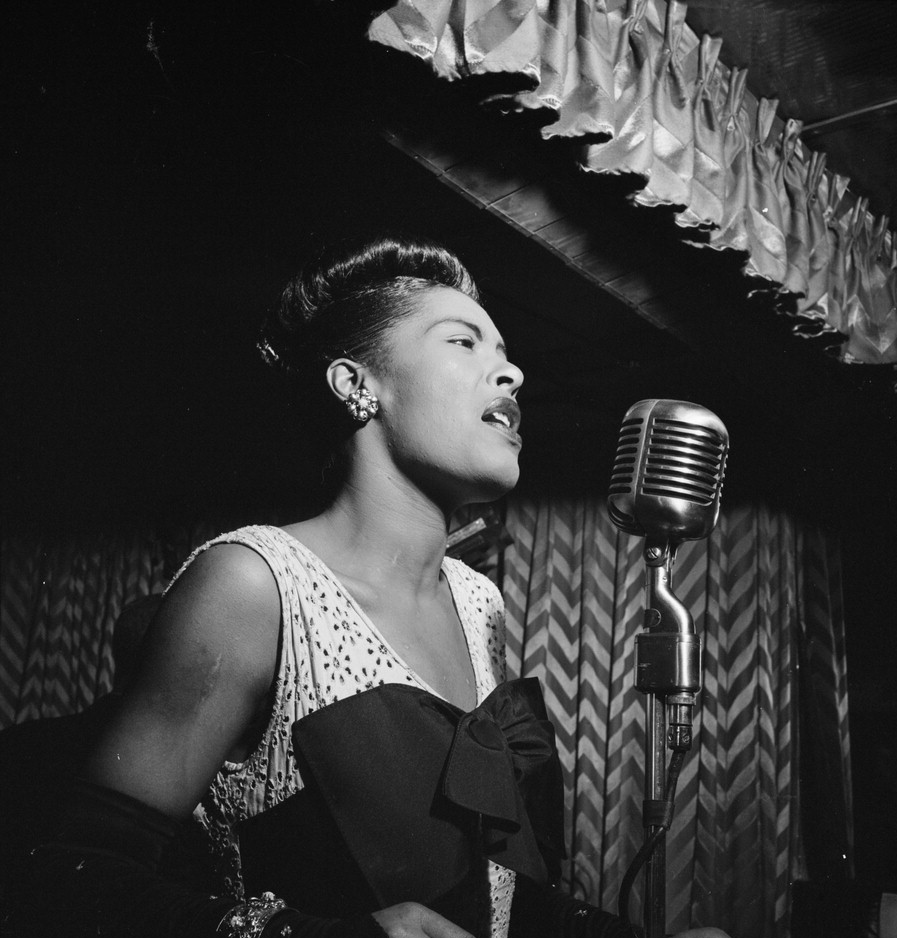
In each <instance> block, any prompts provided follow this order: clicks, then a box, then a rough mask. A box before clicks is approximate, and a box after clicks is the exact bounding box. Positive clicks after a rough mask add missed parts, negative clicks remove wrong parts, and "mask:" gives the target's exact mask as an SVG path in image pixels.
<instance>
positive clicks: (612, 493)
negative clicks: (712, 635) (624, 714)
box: [607, 400, 729, 742]
mask: <svg viewBox="0 0 897 938" xmlns="http://www.w3.org/2000/svg"><path fill="white" fill-rule="evenodd" d="M728 448H729V437H728V433H727V432H726V428H725V426H724V425H723V423H722V421H721V420H720V419H719V417H717V416H716V414H714V413H712V412H711V411H709V410H707V409H706V408H705V407H701V406H700V405H698V404H692V403H689V402H688V401H673V400H644V401H639V402H638V403H637V404H634V405H633V406H632V407H630V408H629V410H628V411H627V412H626V415H625V417H624V418H623V423H622V426H621V429H620V437H619V443H618V446H617V454H616V458H615V460H614V468H613V472H612V475H611V484H610V490H609V495H608V499H607V502H608V511H609V513H610V517H611V520H612V521H613V522H614V524H615V525H616V526H617V527H618V528H620V529H622V530H623V531H626V532H628V533H630V534H637V535H639V536H641V537H644V538H645V549H644V557H645V563H646V565H647V577H646V604H645V605H646V608H645V623H644V624H645V631H644V632H642V633H641V634H640V635H639V636H638V638H637V660H636V687H637V688H638V689H639V690H641V691H644V692H650V693H656V694H664V695H673V699H672V700H671V701H670V703H671V707H672V705H673V704H674V703H675V698H676V697H680V698H685V697H689V696H690V697H691V702H692V703H693V701H694V694H695V693H696V692H697V691H699V690H700V688H701V640H700V638H699V637H698V635H697V634H696V633H695V628H694V623H693V620H692V617H691V615H690V614H689V612H688V610H687V609H686V608H685V607H684V606H683V604H682V603H681V602H679V600H678V599H677V598H676V597H675V595H673V591H672V569H673V564H674V562H675V558H676V551H677V550H678V548H679V545H680V544H681V543H682V542H683V541H687V540H698V539H700V538H704V537H707V536H708V535H709V534H710V532H711V531H712V530H713V528H714V526H715V524H716V522H717V520H718V518H719V504H720V492H721V490H722V483H723V476H724V474H725V466H726V458H727V455H728ZM684 705H685V702H683V706H684ZM672 709H677V713H676V714H675V715H674V714H673V712H672V710H671V728H672V727H673V726H675V725H680V724H681V725H683V726H684V725H685V724H686V723H688V722H690V720H686V719H684V718H683V719H682V720H680V719H678V718H675V717H678V715H679V713H681V710H678V708H675V707H672ZM684 734H685V731H684V730H683V731H682V734H681V735H682V736H683V737H684ZM681 741H682V742H684V738H682V739H681Z"/></svg>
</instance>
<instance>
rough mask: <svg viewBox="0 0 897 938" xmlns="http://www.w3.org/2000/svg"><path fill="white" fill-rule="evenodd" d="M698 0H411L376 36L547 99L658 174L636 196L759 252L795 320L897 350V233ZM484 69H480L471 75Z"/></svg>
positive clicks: (583, 132)
mask: <svg viewBox="0 0 897 938" xmlns="http://www.w3.org/2000/svg"><path fill="white" fill-rule="evenodd" d="M686 9H687V4H686V3H685V2H683V0H669V2H665V0H413V2H411V0H400V2H399V3H397V4H395V6H393V7H392V8H391V9H389V10H387V11H386V12H384V13H381V14H380V15H379V16H377V17H376V18H375V19H374V20H373V22H372V24H371V26H370V29H369V38H370V39H371V40H373V41H375V42H378V43H380V44H383V45H386V46H389V47H392V48H395V49H399V50H402V51H404V52H408V53H411V54H412V55H415V56H417V57H418V58H420V59H423V60H424V61H426V62H428V63H429V64H430V65H431V67H432V68H433V70H434V71H435V72H436V74H437V75H439V76H441V77H443V78H445V79H448V80H470V79H475V78H488V77H492V78H501V79H502V80H501V81H481V82H479V84H480V85H481V86H482V89H483V91H482V95H481V98H482V101H483V103H484V104H486V105H489V106H492V107H496V108H499V109H501V110H503V111H505V112H524V111H527V112H540V113H538V114H537V116H538V117H539V118H540V122H541V123H542V125H543V126H542V135H543V136H544V137H545V138H550V137H558V136H560V137H566V138H573V139H575V140H576V141H577V142H578V147H577V159H578V161H579V164H580V165H581V167H582V168H583V169H584V170H586V171H589V172H594V173H612V174H620V173H629V174H634V175H635V176H637V177H640V178H641V180H642V181H643V186H642V188H641V189H639V190H638V191H636V192H635V193H634V194H633V195H632V196H631V199H632V200H633V201H634V202H635V203H636V204H638V205H643V206H660V205H665V206H673V207H674V208H675V210H676V214H675V218H676V223H677V224H678V225H679V226H681V228H682V231H683V236H684V237H685V238H686V239H687V240H689V241H690V242H691V243H693V244H695V245H696V246H698V247H703V248H705V249H706V248H710V249H714V250H734V251H741V252H745V253H746V255H747V259H746V262H745V267H744V272H745V274H746V275H747V276H749V277H751V278H752V280H753V281H755V284H756V289H758V290H767V291H772V292H775V293H777V294H780V295H781V297H782V299H783V300H789V298H790V301H789V302H783V303H782V304H781V306H782V308H783V309H788V310H789V311H791V312H793V313H794V315H795V316H796V324H795V327H794V328H795V331H796V332H797V333H798V334H799V335H804V336H812V335H819V334H821V333H832V334H833V335H835V334H839V335H841V336H843V337H844V340H843V342H842V343H841V345H840V357H841V359H842V360H843V361H845V362H852V363H868V364H889V363H890V364H893V363H897V235H895V232H894V231H892V230H890V229H889V219H888V218H887V217H880V218H876V217H874V216H873V215H872V214H871V213H870V212H869V210H868V202H867V200H865V199H863V198H857V197H856V196H855V195H854V194H853V193H851V192H850V190H849V187H848V186H849V180H848V179H847V178H845V177H843V176H840V175H838V174H837V173H832V172H829V171H828V170H827V169H826V167H825V155H824V154H822V153H819V152H811V151H809V150H808V149H807V148H805V147H804V145H803V143H802V142H801V139H800V134H801V130H802V124H801V122H800V121H799V120H793V119H790V120H787V121H784V122H783V121H781V120H780V119H779V118H777V117H776V110H777V104H778V102H777V101H776V100H775V99H760V100H757V99H755V98H754V97H753V96H752V95H751V94H750V93H749V92H748V91H747V88H746V78H747V73H746V71H745V70H744V69H738V68H728V67H726V66H725V65H723V64H722V63H721V62H719V61H718V56H719V52H720V47H721V44H722V41H721V40H720V39H718V38H711V37H709V36H703V37H701V38H700V39H699V38H698V37H697V36H696V35H695V34H694V33H693V32H692V31H691V29H689V27H688V26H687V25H686V23H685V13H686ZM473 84H474V83H473V82H471V85H473Z"/></svg>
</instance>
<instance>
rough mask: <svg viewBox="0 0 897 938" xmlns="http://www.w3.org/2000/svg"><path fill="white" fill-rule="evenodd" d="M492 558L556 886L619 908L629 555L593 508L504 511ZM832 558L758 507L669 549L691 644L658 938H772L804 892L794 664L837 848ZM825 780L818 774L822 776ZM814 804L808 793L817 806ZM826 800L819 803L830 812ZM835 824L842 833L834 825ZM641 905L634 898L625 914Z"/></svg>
mask: <svg viewBox="0 0 897 938" xmlns="http://www.w3.org/2000/svg"><path fill="white" fill-rule="evenodd" d="M506 526H507V529H508V533H509V534H510V536H511V537H512V538H513V544H512V545H511V546H510V547H508V548H507V550H506V552H505V558H504V574H503V588H504V593H505V597H506V601H507V606H508V631H509V634H508V653H509V670H510V671H511V673H512V674H514V675H515V676H516V675H526V676H536V677H538V678H540V679H541V681H542V683H543V686H544V688H545V692H546V700H547V703H548V707H549V709H550V711H551V713H552V717H553V719H554V720H555V723H556V726H557V730H558V743H559V747H560V752H561V760H562V763H563V766H564V772H565V776H566V790H567V825H568V828H567V834H568V841H567V842H568V846H569V849H570V854H571V857H570V860H569V861H568V866H567V870H566V876H567V884H568V886H569V887H570V888H572V890H573V891H574V892H575V893H576V894H577V895H579V896H580V897H581V898H584V899H588V900H589V901H591V902H594V903H596V904H599V905H601V906H602V907H604V908H608V909H611V910H615V909H616V905H617V897H618V894H619V889H620V884H621V881H622V878H623V876H624V874H625V871H626V869H627V867H628V866H629V863H630V862H631V860H632V858H633V856H634V855H635V853H636V851H637V849H638V847H639V846H640V845H641V843H642V839H643V834H642V827H641V802H642V798H643V796H644V743H643V738H644V723H645V719H644V698H643V696H642V695H641V694H639V693H638V692H637V691H636V690H635V688H634V640H635V635H636V633H637V632H638V631H640V630H641V627H642V626H641V620H642V611H643V609H644V588H643V584H644V575H645V573H644V562H643V560H642V545H643V541H642V540H641V539H640V538H636V537H632V536H630V535H626V534H622V533H621V532H619V531H618V530H617V529H616V528H615V527H614V526H613V525H612V523H611V522H610V520H609V519H608V517H607V515H606V512H605V510H604V506H603V503H601V502H599V501H598V500H597V499H553V500H547V501H527V500H515V501H512V502H511V503H510V504H509V506H508V513H507V521H506ZM839 590H840V580H839V579H838V576H837V552H836V551H835V550H834V549H833V548H832V546H831V545H830V544H828V543H827V542H826V540H825V538H824V536H823V535H822V534H821V533H820V532H818V531H815V530H805V529H803V528H801V527H800V526H799V525H798V524H796V523H795V522H794V521H792V520H790V519H789V518H787V517H785V516H783V515H781V514H776V513H773V512H770V511H768V510H766V509H762V508H753V507H745V508H735V509H730V510H728V511H725V512H724V513H723V516H722V518H721V520H720V523H719V525H718V526H717V528H716V529H715V530H714V532H713V534H712V535H711V537H710V538H709V539H708V540H706V541H699V542H692V543H689V544H686V545H684V546H683V547H682V549H681V550H680V552H679V558H678V560H677V564H676V569H675V575H674V591H675V593H676V595H677V596H678V598H679V599H680V600H681V601H682V602H684V603H685V605H686V606H687V607H688V608H689V609H690V610H691V612H692V615H693V616H694V619H695V624H696V627H697V629H698V632H699V634H701V635H702V638H703V642H704V675H703V685H704V687H703V691H702V693H701V694H700V696H699V706H698V707H697V714H696V724H695V740H696V744H695V747H694V748H693V750H692V752H691V753H689V755H688V757H687V759H686V763H685V767H684V769H683V772H682V775H681V777H680V783H679V791H678V795H677V802H676V818H675V821H674V824H673V827H672V830H671V831H670V834H669V836H668V839H667V874H668V885H667V908H668V911H667V925H668V930H669V931H671V932H675V931H679V930H681V929H684V928H686V927H688V926H689V925H694V926H697V925H700V924H705V925H707V924H712V925H716V926H718V927H720V928H723V929H725V930H726V931H727V932H729V934H731V935H732V936H733V938H758V936H786V935H787V934H788V932H789V915H790V892H789V889H790V887H789V884H790V882H791V881H792V880H793V879H796V878H805V877H806V875H807V874H806V868H805V862H804V858H803V839H802V836H801V831H802V827H801V811H800V795H801V790H800V785H799V773H798V753H799V747H798V712H799V707H798V704H799V700H798V684H797V676H798V655H799V654H800V652H799V649H801V648H809V647H812V648H813V654H815V655H816V660H815V662H813V663H812V664H810V662H809V657H810V656H809V655H808V654H802V658H803V663H804V665H805V666H810V667H812V668H813V669H814V674H813V675H812V677H811V683H812V686H813V694H814V700H813V702H812V704H811V708H812V709H811V710H810V711H809V712H810V713H811V714H812V720H813V723H814V734H816V735H817V736H819V737H820V740H819V742H820V745H821V746H822V747H823V749H824V751H825V756H824V759H825V764H826V765H827V766H828V768H829V773H830V774H831V776H832V777H831V778H830V780H829V781H827V782H826V784H827V785H828V786H829V787H828V790H827V791H826V793H825V796H826V797H827V798H831V797H839V798H840V799H841V802H840V804H841V807H842V810H841V811H840V813H839V812H836V813H838V821H837V822H834V826H835V827H837V828H838V829H837V831H835V843H836V844H837V845H838V849H842V845H843V850H844V852H845V854H849V851H850V830H849V820H848V819H849V817H850V804H849V798H850V789H849V750H848V740H847V715H846V686H845V674H844V667H845V665H844V658H843V622H842V620H841V617H840V606H839V599H838V593H839ZM827 778H828V776H827ZM814 797H815V796H814ZM829 803H831V802H829ZM838 825H840V826H838ZM640 900H641V896H640V893H638V891H637V890H634V895H633V908H632V912H631V914H632V915H633V916H636V914H637V909H638V908H640Z"/></svg>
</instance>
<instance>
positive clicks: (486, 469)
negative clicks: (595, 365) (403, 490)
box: [369, 287, 523, 505]
mask: <svg viewBox="0 0 897 938" xmlns="http://www.w3.org/2000/svg"><path fill="white" fill-rule="evenodd" d="M522 383H523V373H522V372H521V371H520V369H519V368H518V367H517V366H516V365H512V364H511V363H510V362H509V361H508V359H507V355H506V352H505V346H504V342H503V340H502V337H501V335H500V334H499V333H498V330H497V329H496V328H495V324H494V323H493V322H492V320H491V319H490V318H489V316H488V314H487V313H486V311H485V310H484V309H483V308H482V307H481V306H480V305H479V304H478V303H476V302H475V301H474V300H472V299H470V297H468V296H465V295H464V294H463V293H459V292H458V291H456V290H452V289H449V288H448V287H434V288H433V289H432V290H428V291H427V292H426V293H423V294H421V296H420V298H419V300H418V310H417V311H416V312H414V313H411V314H409V315H408V316H405V317H403V318H401V319H399V320H398V321H397V322H396V323H395V324H394V325H393V326H392V327H391V328H390V331H389V334H388V353H387V356H386V363H385V364H384V366H383V368H382V370H381V371H379V372H378V373H376V374H375V375H372V376H371V380H370V382H369V386H370V387H371V388H372V390H375V393H376V395H377V397H378V398H379V399H380V413H379V415H378V417H377V423H378V424H379V425H380V428H381V430H382V432H383V433H384V437H385V440H386V444H387V446H388V448H389V453H390V456H391V458H392V461H393V462H394V464H395V465H396V466H397V467H398V468H399V469H400V470H401V471H402V472H403V473H404V474H405V475H406V476H408V477H409V478H410V479H412V480H413V481H414V482H415V483H416V484H417V485H419V486H420V487H421V488H422V489H423V490H424V491H428V492H429V494H430V495H431V496H432V497H434V498H436V499H438V500H446V499H447V500H449V501H454V502H456V503H457V505H460V504H465V503H471V502H477V501H489V500H492V499H495V498H498V497H500V496H501V495H503V494H504V493H505V492H507V491H509V490H510V489H512V488H513V487H514V485H515V484H516V483H517V477H518V475H519V469H518V465H517V458H518V455H519V453H520V447H521V440H520V437H519V435H518V434H517V428H518V426H519V424H520V411H519V409H518V407H517V404H516V402H515V401H514V398H515V396H516V394H517V390H518V389H519V388H520V385H521V384H522Z"/></svg>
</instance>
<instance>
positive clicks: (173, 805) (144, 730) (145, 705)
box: [86, 544, 280, 817]
mask: <svg viewBox="0 0 897 938" xmlns="http://www.w3.org/2000/svg"><path fill="white" fill-rule="evenodd" d="M279 628H280V598H279V594H278V590H277V584H276V582H275V580H274V577H273V574H272V573H271V571H270V569H269V568H268V565H267V564H266V563H265V561H264V560H263V559H262V558H261V557H260V556H259V555H258V554H257V553H255V551H253V550H251V549H250V548H247V547H243V546H240V545H234V544H222V545H217V546H215V547H211V548H208V549H207V550H206V551H204V552H203V553H201V554H199V556H198V557H197V558H196V559H195V560H194V561H193V563H191V565H190V566H189V567H188V568H187V569H186V570H185V571H184V573H183V574H182V575H181V576H180V578H179V579H178V580H177V582H176V583H175V584H174V586H173V587H172V588H171V589H170V590H169V592H168V594H167V595H166V598H165V601H164V602H163V603H162V606H161V607H160V609H159V612H158V613H157V615H156V617H155V619H154V620H153V623H152V625H151V627H150V631H149V633H148V634H147V638H146V640H145V642H144V645H143V647H142V649H141V661H140V664H139V667H138V669H137V673H136V676H135V679H134V683H133V685H132V686H131V687H129V688H128V690H127V691H126V693H125V695H124V698H123V700H122V704H121V708H120V711H119V713H118V715H117V716H116V718H115V719H114V720H113V721H112V723H111V724H110V726H109V728H108V729H107V730H106V731H105V732H104V733H103V735H102V736H101V738H100V740H99V741H98V743H97V745H96V747H95V748H94V750H93V752H92V754H91V756H90V758H89V760H88V763H87V769H86V774H87V776H88V778H90V779H91V780H92V781H94V782H97V783H99V784H101V785H106V786H108V787H110V788H114V789H116V790H118V791H122V792H125V793H126V794H128V795H130V796H131V797H133V798H137V799H139V800H140V801H143V802H145V803H146V804H149V805H151V806H152V807H154V808H157V809H158V810H160V811H163V812H165V813H166V814H169V815H171V816H173V817H186V816H187V815H188V814H189V813H190V812H191V811H192V810H193V808H194V807H195V805H196V804H197V803H198V802H199V800H200V799H201V797H202V796H203V794H204V793H205V791H206V789H207V788H208V786H209V783H210V781H211V780H212V778H213V777H214V776H215V774H216V773H217V771H218V770H219V769H220V767H221V765H222V764H223V762H224V761H225V760H226V759H227V757H228V754H229V752H230V751H231V750H232V748H233V746H234V745H235V744H236V743H238V742H239V741H240V740H241V738H243V737H244V736H245V734H246V732H247V729H248V727H250V725H251V724H252V723H253V721H254V718H255V717H256V715H257V713H258V710H259V707H260V706H261V705H262V703H263V702H264V700H265V699H266V697H267V695H268V693H269V691H270V689H271V685H272V682H273V680H274V677H275V674H276V668H277V650H278V641H279Z"/></svg>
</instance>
